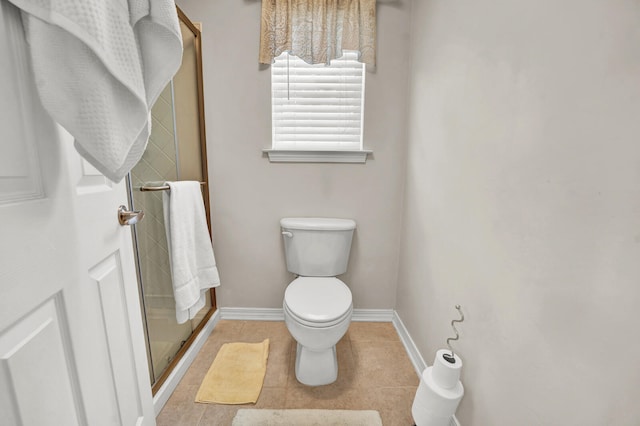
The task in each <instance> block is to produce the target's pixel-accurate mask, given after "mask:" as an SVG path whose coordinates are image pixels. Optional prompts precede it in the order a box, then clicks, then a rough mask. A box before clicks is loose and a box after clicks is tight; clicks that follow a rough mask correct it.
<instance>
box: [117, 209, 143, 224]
mask: <svg viewBox="0 0 640 426" xmlns="http://www.w3.org/2000/svg"><path fill="white" fill-rule="evenodd" d="M143 218H144V211H142V210H127V207H126V206H120V207H118V222H119V223H120V225H121V226H126V225H135V224H136V223H138V222H140V221H141V220H142V219H143Z"/></svg>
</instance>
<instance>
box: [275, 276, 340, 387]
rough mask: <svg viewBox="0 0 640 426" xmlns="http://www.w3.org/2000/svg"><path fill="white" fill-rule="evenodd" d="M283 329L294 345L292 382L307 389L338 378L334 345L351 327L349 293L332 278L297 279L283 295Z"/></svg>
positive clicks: (337, 280)
mask: <svg viewBox="0 0 640 426" xmlns="http://www.w3.org/2000/svg"><path fill="white" fill-rule="evenodd" d="M283 310H284V319H285V324H286V326H287V329H288V330H289V332H290V333H291V336H292V337H293V338H294V339H295V340H296V342H297V348H296V369H295V371H296V378H297V379H298V381H299V382H300V383H303V384H305V385H309V386H320V385H326V384H329V383H332V382H334V381H335V380H336V379H337V377H338V360H337V355H336V344H337V343H338V341H339V340H340V339H341V338H342V336H344V334H345V333H346V332H347V329H348V328H349V324H350V323H351V315H352V313H353V304H352V298H351V291H350V290H349V288H348V287H347V286H346V284H344V283H343V282H342V281H340V280H339V279H337V278H335V277H300V278H297V279H295V280H294V281H293V282H292V283H291V284H289V286H288V287H287V290H286V291H285V297H284V302H283Z"/></svg>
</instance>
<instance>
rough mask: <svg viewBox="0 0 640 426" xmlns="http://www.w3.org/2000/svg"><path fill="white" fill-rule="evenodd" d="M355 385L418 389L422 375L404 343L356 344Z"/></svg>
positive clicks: (360, 386) (354, 358) (353, 342)
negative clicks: (412, 363) (419, 374)
mask: <svg viewBox="0 0 640 426" xmlns="http://www.w3.org/2000/svg"><path fill="white" fill-rule="evenodd" d="M351 348H352V353H353V361H354V367H353V368H354V373H355V374H354V386H355V387H358V388H377V387H393V386H417V385H418V376H417V374H416V372H415V370H414V369H413V366H412V365H411V362H410V361H409V357H408V356H407V353H406V351H405V349H404V346H403V345H402V343H400V342H390V341H387V342H359V341H352V342H351Z"/></svg>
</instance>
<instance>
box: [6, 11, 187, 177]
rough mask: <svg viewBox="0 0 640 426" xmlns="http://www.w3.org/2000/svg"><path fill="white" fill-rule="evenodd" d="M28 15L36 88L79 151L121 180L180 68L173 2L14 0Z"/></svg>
mask: <svg viewBox="0 0 640 426" xmlns="http://www.w3.org/2000/svg"><path fill="white" fill-rule="evenodd" d="M9 1H10V2H11V3H13V4H14V5H16V6H17V7H18V8H20V9H21V10H22V20H23V24H24V27H25V34H26V36H27V41H28V42H29V46H30V49H29V50H30V56H31V62H32V66H33V72H34V76H35V82H36V87H37V89H38V93H39V95H40V100H41V101H42V104H43V106H44V107H45V109H46V110H47V111H48V112H49V114H50V115H51V117H52V118H53V119H54V120H56V121H57V122H58V123H60V124H61V125H62V126H63V127H65V128H66V129H67V131H69V133H71V135H73V137H74V138H75V147H76V149H77V151H78V152H79V153H80V155H82V156H83V157H84V158H85V159H86V160H87V161H89V162H90V163H91V164H93V166H95V167H96V168H97V169H98V170H99V171H100V172H101V173H102V174H104V175H105V176H106V177H108V178H109V179H111V180H112V181H114V182H119V181H120V180H122V178H123V177H124V176H125V175H126V174H127V173H128V172H129V170H130V169H131V168H132V167H133V166H134V165H135V164H136V163H137V162H138V160H140V157H142V154H143V152H144V150H145V147H146V144H147V140H148V138H149V134H150V132H151V121H150V117H149V112H150V110H151V107H152V106H153V103H154V102H155V101H156V99H157V97H158V96H159V94H160V93H161V92H162V90H163V89H164V87H165V86H166V85H167V83H168V82H169V80H170V79H171V78H172V77H173V76H174V74H175V73H176V72H177V70H178V68H179V67H180V64H181V62H182V37H181V33H180V24H179V22H178V17H177V12H176V8H175V4H174V2H173V0H9Z"/></svg>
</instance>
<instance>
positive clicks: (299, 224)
mask: <svg viewBox="0 0 640 426" xmlns="http://www.w3.org/2000/svg"><path fill="white" fill-rule="evenodd" d="M280 226H281V227H283V228H285V229H308V230H319V231H350V230H353V229H356V222H355V221H354V220H351V219H337V218H329V217H285V218H283V219H280Z"/></svg>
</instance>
